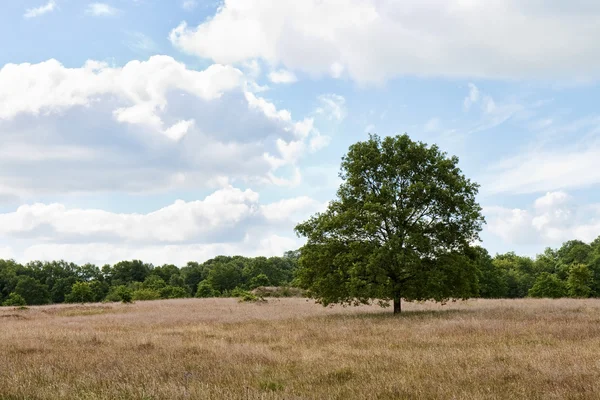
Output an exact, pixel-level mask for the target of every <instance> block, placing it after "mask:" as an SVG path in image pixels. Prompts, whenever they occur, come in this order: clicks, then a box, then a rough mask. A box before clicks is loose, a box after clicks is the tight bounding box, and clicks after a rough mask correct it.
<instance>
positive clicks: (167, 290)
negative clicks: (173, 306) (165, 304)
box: [159, 285, 190, 299]
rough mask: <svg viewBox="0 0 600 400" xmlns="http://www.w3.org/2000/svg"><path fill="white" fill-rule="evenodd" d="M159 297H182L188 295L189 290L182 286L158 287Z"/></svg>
mask: <svg viewBox="0 0 600 400" xmlns="http://www.w3.org/2000/svg"><path fill="white" fill-rule="evenodd" d="M159 292H160V297H161V298H163V299H182V298H184V297H189V295H190V294H189V292H188V290H187V289H185V288H182V287H180V286H171V285H169V286H165V287H164V288H162V289H160V291H159Z"/></svg>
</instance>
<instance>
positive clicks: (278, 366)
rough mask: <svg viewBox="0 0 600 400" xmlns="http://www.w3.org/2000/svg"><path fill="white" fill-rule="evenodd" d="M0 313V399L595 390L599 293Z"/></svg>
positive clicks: (599, 393) (468, 395)
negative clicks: (392, 304) (377, 303)
mask: <svg viewBox="0 0 600 400" xmlns="http://www.w3.org/2000/svg"><path fill="white" fill-rule="evenodd" d="M404 310H405V311H404V312H403V314H402V315H401V316H399V317H395V316H393V315H392V314H391V312H390V310H389V309H388V310H382V309H380V308H379V307H359V308H342V307H335V308H323V307H322V306H320V305H315V304H314V303H312V302H307V301H306V300H304V299H280V300H278V299H273V300H269V302H268V303H264V304H252V303H238V302H237V301H236V300H234V299H185V300H170V301H153V302H138V303H136V304H132V305H126V304H95V305H86V306H82V305H71V306H44V307H31V308H29V309H27V310H18V309H14V308H1V309H0V399H262V398H264V399H345V400H347V399H598V398H600V301H598V300H471V301H468V302H457V303H450V304H447V305H445V306H439V305H435V304H429V303H426V304H405V305H404Z"/></svg>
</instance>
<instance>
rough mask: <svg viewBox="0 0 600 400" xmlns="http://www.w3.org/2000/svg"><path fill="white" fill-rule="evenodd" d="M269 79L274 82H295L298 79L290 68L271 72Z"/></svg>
mask: <svg viewBox="0 0 600 400" xmlns="http://www.w3.org/2000/svg"><path fill="white" fill-rule="evenodd" d="M269 80H270V81H271V82H273V83H294V82H296V81H297V80H298V78H296V75H295V74H294V73H293V72H291V71H288V70H285V69H280V70H277V71H271V72H270V73H269Z"/></svg>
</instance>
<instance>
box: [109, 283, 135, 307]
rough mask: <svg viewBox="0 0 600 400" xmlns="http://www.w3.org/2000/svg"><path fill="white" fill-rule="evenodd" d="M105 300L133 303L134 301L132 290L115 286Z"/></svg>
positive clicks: (123, 286)
mask: <svg viewBox="0 0 600 400" xmlns="http://www.w3.org/2000/svg"><path fill="white" fill-rule="evenodd" d="M105 300H106V301H121V302H123V303H131V302H132V301H133V293H132V291H131V289H129V288H128V287H127V286H125V285H119V286H113V287H111V288H110V291H109V292H108V294H107V295H106V299H105Z"/></svg>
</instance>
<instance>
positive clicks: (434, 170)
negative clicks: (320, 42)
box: [296, 135, 484, 313]
mask: <svg viewBox="0 0 600 400" xmlns="http://www.w3.org/2000/svg"><path fill="white" fill-rule="evenodd" d="M340 177H341V178H342V180H343V183H342V184H341V186H340V188H339V189H338V191H337V198H336V199H335V200H333V201H332V202H330V203H329V206H328V208H327V210H326V211H324V212H323V213H319V214H317V215H315V216H313V217H312V218H310V219H309V220H307V221H306V222H304V223H301V224H299V225H298V226H297V227H296V232H297V233H298V234H299V235H300V236H304V237H306V238H307V243H306V245H305V246H304V247H303V248H302V249H301V251H300V254H301V256H300V260H299V263H300V269H299V271H298V282H299V284H300V285H301V286H303V287H304V288H306V289H308V291H309V293H310V294H311V295H312V296H313V297H315V298H316V299H317V300H318V301H320V302H322V303H323V304H330V303H350V304H352V303H354V304H356V303H366V302H369V301H371V300H373V299H379V300H382V301H383V302H382V304H387V301H389V300H392V301H393V305H394V313H399V312H400V310H401V303H400V301H401V298H404V299H405V300H409V301H410V300H428V299H431V300H436V301H445V300H448V299H450V298H468V297H471V296H474V295H477V290H478V288H477V276H478V271H477V267H476V265H475V263H474V262H473V261H472V260H473V257H474V256H475V255H474V254H473V252H472V251H470V247H469V245H470V244H471V243H473V242H475V241H477V240H478V239H479V232H480V230H481V226H482V224H483V223H484V219H483V216H482V214H481V207H480V206H479V205H478V204H477V201H476V199H475V196H476V195H477V192H478V188H479V186H478V185H477V184H476V183H473V182H471V181H470V180H469V179H467V178H465V176H464V175H463V174H462V172H461V170H460V169H459V167H458V158H457V157H448V156H447V155H446V153H444V152H442V151H440V149H439V148H438V147H437V146H435V145H433V146H427V145H426V144H424V143H421V142H414V141H412V140H411V139H410V138H409V137H408V136H407V135H402V136H396V137H386V138H384V139H382V138H380V137H378V136H376V135H371V136H370V138H369V140H367V141H364V142H358V143H356V144H354V145H352V146H351V147H350V149H349V151H348V154H347V155H345V156H344V157H343V159H342V165H341V171H340Z"/></svg>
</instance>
